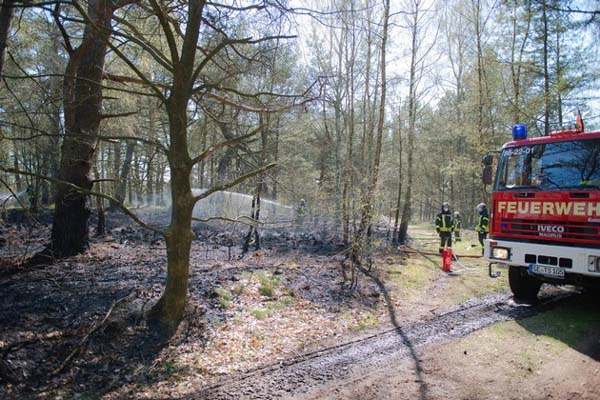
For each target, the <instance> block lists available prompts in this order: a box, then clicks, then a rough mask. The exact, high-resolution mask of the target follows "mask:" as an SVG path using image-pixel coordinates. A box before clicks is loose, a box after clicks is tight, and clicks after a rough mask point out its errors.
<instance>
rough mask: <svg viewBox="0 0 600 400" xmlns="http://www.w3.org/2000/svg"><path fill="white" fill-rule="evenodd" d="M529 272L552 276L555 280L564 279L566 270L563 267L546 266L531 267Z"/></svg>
mask: <svg viewBox="0 0 600 400" xmlns="http://www.w3.org/2000/svg"><path fill="white" fill-rule="evenodd" d="M529 271H530V272H533V273H534V274H540V275H546V276H551V277H553V278H564V277H565V269H564V268H561V267H548V266H545V265H530V266H529Z"/></svg>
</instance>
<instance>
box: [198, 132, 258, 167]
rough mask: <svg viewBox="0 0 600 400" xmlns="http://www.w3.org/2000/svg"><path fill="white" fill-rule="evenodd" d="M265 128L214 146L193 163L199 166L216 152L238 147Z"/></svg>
mask: <svg viewBox="0 0 600 400" xmlns="http://www.w3.org/2000/svg"><path fill="white" fill-rule="evenodd" d="M264 127H265V126H264V125H261V126H259V127H258V128H256V129H254V130H252V131H251V132H250V133H247V134H245V135H242V136H239V137H237V138H234V139H230V140H226V141H224V142H221V143H217V144H213V145H212V146H210V147H209V148H208V149H206V150H204V151H203V152H202V153H201V154H200V155H198V156H197V157H195V158H194V159H193V160H192V163H193V164H197V163H199V162H200V161H202V160H205V159H206V158H208V157H210V156H211V155H212V154H213V153H214V152H215V151H217V150H219V149H222V148H224V147H229V146H234V145H236V144H238V143H241V142H243V141H244V140H246V139H248V138H251V137H252V136H254V135H256V134H257V133H258V132H260V131H261V130H262V129H263V128H264Z"/></svg>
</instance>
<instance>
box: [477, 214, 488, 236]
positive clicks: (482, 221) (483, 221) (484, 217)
mask: <svg viewBox="0 0 600 400" xmlns="http://www.w3.org/2000/svg"><path fill="white" fill-rule="evenodd" d="M475 230H476V231H477V232H489V231H490V217H489V215H488V214H487V213H485V214H479V221H478V222H477V226H476V227H475Z"/></svg>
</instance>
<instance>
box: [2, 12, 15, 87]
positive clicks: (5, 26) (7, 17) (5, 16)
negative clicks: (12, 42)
mask: <svg viewBox="0 0 600 400" xmlns="http://www.w3.org/2000/svg"><path fill="white" fill-rule="evenodd" d="M14 12H15V1H14V0H3V1H2V6H1V8H0V75H2V73H3V72H4V60H5V56H6V47H7V45H8V34H9V33H10V25H11V23H12V18H13V15H14Z"/></svg>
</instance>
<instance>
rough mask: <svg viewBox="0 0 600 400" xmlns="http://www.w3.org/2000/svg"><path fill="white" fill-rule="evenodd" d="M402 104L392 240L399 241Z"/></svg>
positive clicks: (399, 120) (399, 119)
mask: <svg viewBox="0 0 600 400" xmlns="http://www.w3.org/2000/svg"><path fill="white" fill-rule="evenodd" d="M400 108H401V107H400V106H399V107H398V197H397V199H396V208H395V210H394V233H393V234H392V242H393V243H399V240H398V239H399V238H398V236H399V234H400V231H399V226H398V223H399V221H400V206H401V203H402V119H401V118H400Z"/></svg>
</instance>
